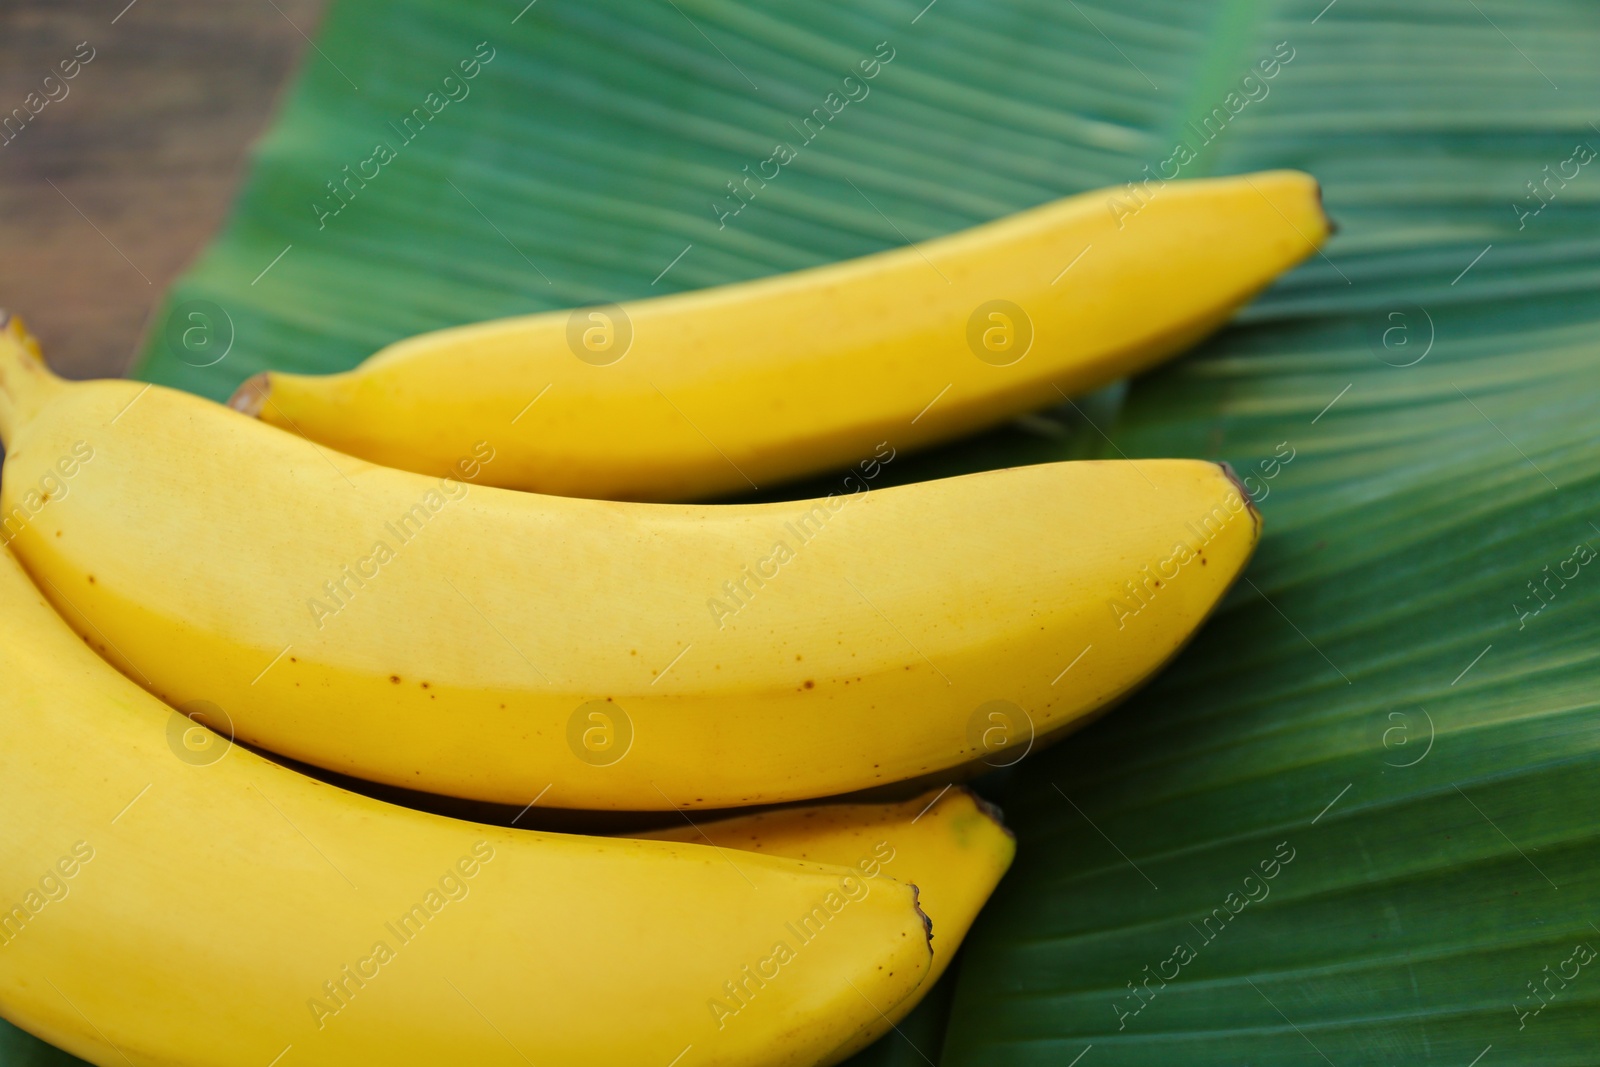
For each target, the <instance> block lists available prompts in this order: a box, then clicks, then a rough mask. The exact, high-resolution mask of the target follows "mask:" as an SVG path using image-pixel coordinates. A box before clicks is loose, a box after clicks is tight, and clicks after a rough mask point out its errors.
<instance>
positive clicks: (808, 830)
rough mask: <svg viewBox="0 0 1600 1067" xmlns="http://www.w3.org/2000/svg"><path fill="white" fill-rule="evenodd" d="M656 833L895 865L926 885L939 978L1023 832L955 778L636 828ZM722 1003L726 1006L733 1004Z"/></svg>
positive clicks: (869, 874)
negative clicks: (925, 789) (906, 794)
mask: <svg viewBox="0 0 1600 1067" xmlns="http://www.w3.org/2000/svg"><path fill="white" fill-rule="evenodd" d="M631 836H637V837H641V838H647V839H649V840H654V841H683V842H688V843H706V844H712V845H716V846H717V847H719V848H732V849H742V850H744V851H747V852H760V853H766V854H768V855H773V856H790V857H792V858H794V859H801V860H810V861H812V862H815V863H826V864H830V865H832V866H839V867H855V868H856V869H857V870H859V871H860V872H861V874H862V876H863V877H866V878H874V877H879V876H880V875H885V874H886V875H889V876H890V877H893V878H897V879H899V880H901V881H904V882H911V883H913V884H915V885H916V887H917V889H918V894H919V895H918V898H917V899H918V901H919V903H920V904H921V906H922V910H923V911H925V912H927V914H928V916H929V918H930V919H932V921H933V969H932V970H931V971H930V972H929V973H928V978H927V982H926V984H927V986H929V987H931V986H932V985H933V983H934V982H936V981H938V980H939V977H940V976H941V975H942V974H944V970H945V968H946V967H948V966H949V965H950V961H951V959H953V958H954V956H955V952H956V949H958V948H960V947H961V942H962V939H963V938H965V937H966V935H967V931H968V930H969V929H970V928H971V926H972V922H973V920H974V919H976V918H977V917H978V912H979V910H980V909H981V908H982V907H983V905H984V903H985V902H986V901H987V900H988V899H989V894H991V893H993V892H994V888H995V886H996V885H998V884H999V883H1000V878H1001V876H1003V875H1004V874H1005V873H1006V870H1007V868H1009V867H1010V866H1011V860H1012V857H1014V856H1015V855H1016V850H1017V846H1016V839H1015V838H1013V837H1012V836H1011V833H1010V831H1008V830H1007V829H1006V828H1005V826H1004V824H1002V823H1001V822H1000V817H999V812H998V811H997V810H996V809H995V808H993V807H992V806H990V805H987V804H985V803H984V802H983V801H981V800H979V799H978V798H977V797H975V796H974V795H973V794H972V793H971V792H970V791H968V790H967V789H965V788H964V787H961V786H947V787H945V788H944V789H940V790H936V791H933V792H929V793H927V794H925V795H923V796H920V797H917V798H915V799H913V800H908V801H906V802H904V803H901V804H819V805H813V806H808V807H800V808H781V809H778V810H776V811H765V812H758V813H756V814H754V815H744V816H739V817H736V818H732V819H720V820H718V821H716V822H705V823H696V824H694V825H684V826H675V827H672V828H670V829H666V830H655V831H651V832H649V833H643V834H637V835H631ZM733 1006H734V1005H733V1003H732V1002H730V1003H728V1004H724V1005H722V1007H721V1010H726V1009H729V1008H731V1007H733ZM913 1006H914V1002H912V1001H903V1002H901V1005H900V1007H898V1008H895V1009H892V1010H890V1011H887V1012H885V1013H884V1018H883V1021H882V1024H881V1025H880V1026H879V1027H878V1028H877V1029H876V1030H875V1031H867V1032H865V1033H863V1034H862V1035H861V1036H860V1037H859V1038H857V1040H856V1043H855V1044H854V1045H852V1046H851V1047H849V1048H845V1049H841V1050H840V1054H841V1055H840V1058H841V1059H842V1058H844V1056H847V1055H850V1054H853V1053H854V1052H856V1051H858V1050H859V1049H861V1048H865V1047H866V1046H867V1045H869V1044H871V1043H872V1042H873V1041H874V1040H876V1039H877V1038H878V1037H880V1036H882V1035H883V1034H884V1033H887V1032H888V1030H889V1029H890V1028H891V1027H892V1026H893V1025H894V1024H895V1023H898V1022H899V1021H900V1019H901V1018H903V1017H904V1016H905V1014H906V1013H907V1012H909V1011H910V1010H911V1008H912V1007H913Z"/></svg>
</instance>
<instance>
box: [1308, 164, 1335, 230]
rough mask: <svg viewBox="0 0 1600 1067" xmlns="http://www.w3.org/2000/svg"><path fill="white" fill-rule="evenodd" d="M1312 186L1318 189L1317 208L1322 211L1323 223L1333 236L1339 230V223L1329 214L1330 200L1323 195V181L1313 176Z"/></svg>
mask: <svg viewBox="0 0 1600 1067" xmlns="http://www.w3.org/2000/svg"><path fill="white" fill-rule="evenodd" d="M1311 187H1312V188H1313V189H1315V190H1316V191H1317V210H1318V211H1320V212H1321V213H1322V225H1323V227H1324V228H1325V229H1326V230H1327V231H1328V236H1329V237H1332V236H1333V235H1334V234H1336V233H1338V232H1339V223H1338V221H1337V220H1336V219H1334V217H1333V216H1332V215H1330V214H1328V202H1327V201H1326V200H1324V199H1323V197H1322V183H1321V182H1319V181H1317V179H1315V178H1312V179H1311Z"/></svg>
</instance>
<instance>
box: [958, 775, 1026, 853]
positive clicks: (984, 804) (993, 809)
mask: <svg viewBox="0 0 1600 1067" xmlns="http://www.w3.org/2000/svg"><path fill="white" fill-rule="evenodd" d="M962 792H964V793H966V794H967V795H968V796H970V797H971V798H972V803H973V804H975V805H976V806H977V808H978V810H979V811H980V812H982V813H983V815H984V817H985V818H987V819H988V820H989V821H990V822H992V823H994V824H995V825H996V826H997V827H999V828H1000V830H1001V832H1003V833H1004V834H1005V835H1006V836H1007V837H1009V838H1011V840H1013V841H1015V840H1016V839H1017V835H1016V834H1015V833H1014V832H1013V831H1012V829H1011V827H1009V826H1007V825H1006V813H1005V812H1003V811H1001V810H1000V805H998V804H996V803H994V802H993V801H989V800H985V799H983V798H982V797H980V796H979V795H978V794H976V793H974V792H973V791H972V790H970V789H967V788H966V787H965V786H963V787H962Z"/></svg>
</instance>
